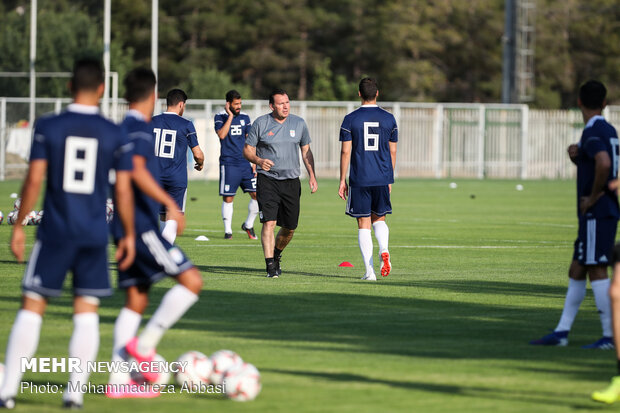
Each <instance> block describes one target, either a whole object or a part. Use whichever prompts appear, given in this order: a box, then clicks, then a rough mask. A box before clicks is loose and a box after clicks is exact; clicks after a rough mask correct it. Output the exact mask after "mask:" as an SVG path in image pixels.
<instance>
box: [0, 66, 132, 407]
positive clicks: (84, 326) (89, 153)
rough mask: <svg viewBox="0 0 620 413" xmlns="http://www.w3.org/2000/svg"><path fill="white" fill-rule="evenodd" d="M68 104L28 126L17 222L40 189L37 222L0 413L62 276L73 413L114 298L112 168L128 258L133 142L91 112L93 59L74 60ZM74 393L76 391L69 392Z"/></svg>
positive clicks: (123, 264)
mask: <svg viewBox="0 0 620 413" xmlns="http://www.w3.org/2000/svg"><path fill="white" fill-rule="evenodd" d="M70 89H71V93H72V95H73V103H72V104H70V105H69V106H68V107H67V110H66V111H65V112H63V113H61V114H59V115H55V116H48V117H44V118H41V119H39V121H38V122H37V123H36V125H35V128H34V135H33V140H32V148H31V152H30V165H29V169H28V175H27V176H26V180H25V181H24V186H23V188H22V193H21V200H22V201H21V208H20V210H19V214H18V219H19V221H18V222H23V220H24V218H25V217H26V214H27V213H28V212H29V211H31V210H32V207H33V206H34V205H35V203H36V200H37V198H38V195H39V190H40V188H41V183H42V182H43V179H44V178H47V185H46V189H45V200H44V207H45V210H46V211H45V218H43V220H42V222H41V225H40V226H39V229H38V231H37V239H36V242H35V244H34V247H33V248H32V252H31V255H30V260H29V262H28V265H27V266H26V271H25V273H24V279H23V281H22V291H23V296H22V306H21V309H20V310H19V311H18V313H17V317H16V318H15V322H14V324H13V328H12V330H11V335H10V336H9V340H8V345H7V348H6V355H5V359H4V360H5V364H6V367H5V372H4V383H3V385H2V388H1V389H0V407H4V408H13V407H14V405H15V396H16V395H17V391H18V387H19V383H20V380H21V377H22V374H23V372H22V371H21V363H20V362H21V359H23V358H26V359H29V358H31V357H32V356H33V355H34V353H35V351H36V349H37V346H38V343H39V334H40V331H41V323H42V317H43V313H44V312H45V308H46V306H47V302H48V299H49V298H50V297H56V296H59V295H60V293H61V290H62V285H63V282H64V279H65V277H66V274H67V271H69V270H71V271H72V273H73V280H72V284H73V295H74V298H73V335H72V336H71V341H70V342H69V357H76V358H78V359H79V360H80V369H81V371H82V372H79V373H78V372H71V373H70V375H69V384H68V385H67V387H66V390H65V392H64V395H63V405H64V407H67V408H80V407H82V404H83V397H84V395H83V393H81V392H80V391H79V387H80V386H82V385H85V384H87V383H88V376H89V372H88V370H87V369H86V366H87V364H88V363H89V362H92V361H94V360H95V357H96V355H97V351H98V348H99V317H98V315H97V309H98V306H99V297H104V296H109V295H111V294H112V289H111V288H110V280H109V274H108V254H107V250H108V225H107V223H106V207H105V205H106V198H107V195H108V191H109V188H110V185H109V182H108V176H109V172H110V170H112V169H115V170H116V183H115V185H114V188H115V194H116V197H117V198H118V199H119V203H118V204H117V205H118V208H117V209H118V212H119V214H120V217H121V223H122V225H121V223H119V225H121V226H122V227H123V228H124V230H125V235H124V237H123V238H120V239H119V243H118V250H117V254H116V257H117V259H119V260H120V261H119V268H121V269H127V268H128V267H129V265H130V264H131V263H132V261H133V259H134V256H135V233H134V230H133V202H132V200H133V196H132V192H131V180H130V179H131V167H132V166H131V157H130V155H129V153H130V151H131V145H130V143H129V142H128V141H127V139H126V138H125V137H124V135H123V134H122V133H121V131H120V129H119V127H118V126H116V125H114V124H113V123H111V122H109V121H108V120H106V119H104V118H103V117H102V116H101V115H99V108H98V104H99V99H100V97H101V96H102V95H103V69H102V66H101V63H100V62H99V61H97V60H90V59H84V60H78V61H77V62H76V63H75V65H74V68H73V74H72V78H71V82H70ZM25 242H26V236H25V234H24V230H23V228H22V226H21V225H15V226H14V227H13V235H12V238H11V251H12V252H13V254H14V255H15V257H16V258H17V260H18V261H22V259H23V256H24V246H25ZM76 389H77V390H76Z"/></svg>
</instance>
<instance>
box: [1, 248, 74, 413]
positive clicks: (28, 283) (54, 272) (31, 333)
mask: <svg viewBox="0 0 620 413" xmlns="http://www.w3.org/2000/svg"><path fill="white" fill-rule="evenodd" d="M73 255H74V248H73V247H72V246H71V245H56V244H51V245H48V244H45V245H44V244H42V243H41V241H36V242H35V244H34V246H33V248H32V252H31V253H30V258H29V260H28V265H26V270H25V271H24V277H23V280H22V291H23V296H22V305H21V308H20V310H19V311H18V312H17V316H16V317H15V321H14V323H13V327H12V329H11V333H10V335H9V339H8V343H7V347H6V354H5V356H4V364H5V366H4V381H3V383H2V387H1V388H0V406H1V407H11V406H14V404H15V401H14V398H15V396H16V395H17V392H18V388H19V383H20V382H21V378H22V376H23V372H22V369H21V359H22V358H31V357H32V356H33V355H34V353H35V351H36V350H37V347H38V345H39V335H40V332H41V324H42V321H43V314H44V312H45V308H46V306H47V299H48V297H52V296H58V295H60V293H61V291H62V284H63V282H64V279H65V276H66V273H67V270H68V269H69V266H70V263H71V261H72V260H73Z"/></svg>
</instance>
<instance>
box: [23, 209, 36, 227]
mask: <svg viewBox="0 0 620 413" xmlns="http://www.w3.org/2000/svg"><path fill="white" fill-rule="evenodd" d="M38 214H39V213H38V212H37V211H30V212H29V213H28V215H26V218H24V219H25V220H26V225H37V224H36V219H37V215H38Z"/></svg>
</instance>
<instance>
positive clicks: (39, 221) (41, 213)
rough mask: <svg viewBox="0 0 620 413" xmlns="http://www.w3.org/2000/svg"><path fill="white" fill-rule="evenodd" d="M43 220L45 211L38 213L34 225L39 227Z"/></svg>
mask: <svg viewBox="0 0 620 413" xmlns="http://www.w3.org/2000/svg"><path fill="white" fill-rule="evenodd" d="M42 219H43V210H40V211H39V212H37V216H36V217H34V219H33V220H32V223H33V225H39V224H40V223H41V220H42Z"/></svg>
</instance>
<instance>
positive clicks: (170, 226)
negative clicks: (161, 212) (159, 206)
mask: <svg viewBox="0 0 620 413" xmlns="http://www.w3.org/2000/svg"><path fill="white" fill-rule="evenodd" d="M178 226H179V224H178V223H177V222H176V221H175V220H173V219H169V220H167V221H166V224H165V225H164V229H163V230H162V231H161V236H162V237H164V239H165V240H166V241H168V242H169V243H171V244H174V240H175V239H176V238H177V228H178Z"/></svg>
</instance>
